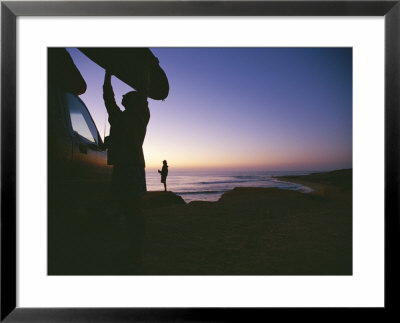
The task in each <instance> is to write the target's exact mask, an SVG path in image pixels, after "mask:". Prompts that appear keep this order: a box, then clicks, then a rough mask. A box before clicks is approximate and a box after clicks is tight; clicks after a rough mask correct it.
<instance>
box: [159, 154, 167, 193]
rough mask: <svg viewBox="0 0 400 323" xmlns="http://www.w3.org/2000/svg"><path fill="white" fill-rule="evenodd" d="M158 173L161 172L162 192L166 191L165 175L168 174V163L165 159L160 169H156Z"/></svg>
mask: <svg viewBox="0 0 400 323" xmlns="http://www.w3.org/2000/svg"><path fill="white" fill-rule="evenodd" d="M158 173H159V174H161V183H163V184H164V192H166V191H167V176H168V165H167V161H166V160H164V161H163V167H162V169H161V170H158Z"/></svg>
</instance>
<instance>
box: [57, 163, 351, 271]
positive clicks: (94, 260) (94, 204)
mask: <svg viewBox="0 0 400 323" xmlns="http://www.w3.org/2000/svg"><path fill="white" fill-rule="evenodd" d="M279 180H282V181H290V182H296V183H302V184H304V185H306V186H309V187H311V188H313V189H314V192H313V193H308V194H304V193H300V192H295V191H289V190H280V189H271V188H236V189H234V190H233V191H231V192H228V193H226V194H224V195H223V196H222V197H221V199H220V200H219V201H218V202H191V203H189V204H185V202H184V201H183V200H182V199H181V198H180V197H179V196H176V195H175V194H173V193H172V192H167V193H164V192H149V193H148V195H147V196H146V197H145V199H144V203H143V204H144V212H143V218H144V220H145V223H146V226H145V227H146V230H145V231H144V238H143V245H142V249H143V256H142V261H141V264H136V263H135V261H134V260H133V257H131V256H130V255H131V249H130V247H129V234H130V231H129V230H127V227H128V222H127V220H126V218H125V219H124V218H121V217H119V216H118V215H117V214H115V212H114V210H113V208H112V207H111V206H110V205H109V204H108V203H107V202H106V199H105V198H104V193H102V192H101V191H100V190H99V191H98V192H96V191H95V190H94V191H93V194H94V196H95V197H94V198H93V199H92V200H85V201H83V202H82V203H77V204H74V206H73V207H71V205H70V203H68V202H65V203H64V204H63V203H61V202H58V203H57V205H56V206H53V207H52V206H49V274H55V275H131V274H139V275H351V274H352V171H351V170H340V171H334V172H329V173H319V174H311V175H307V176H292V177H281V178H279ZM103 191H104V190H103ZM95 193H96V194H95ZM102 194H103V197H102V198H100V199H99V196H102Z"/></svg>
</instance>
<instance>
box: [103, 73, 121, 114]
mask: <svg viewBox="0 0 400 323" xmlns="http://www.w3.org/2000/svg"><path fill="white" fill-rule="evenodd" d="M103 99H104V105H105V106H106V109H107V112H108V116H109V117H112V116H113V115H114V114H116V113H120V112H121V109H120V108H119V107H118V105H117V103H116V102H115V97H114V91H113V88H112V85H111V74H110V73H109V72H108V71H106V75H105V77H104V84H103Z"/></svg>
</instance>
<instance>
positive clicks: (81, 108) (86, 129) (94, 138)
mask: <svg viewBox="0 0 400 323" xmlns="http://www.w3.org/2000/svg"><path fill="white" fill-rule="evenodd" d="M66 100H67V106H68V110H69V113H70V116H71V125H72V129H73V130H74V131H76V132H77V133H78V134H79V135H81V136H82V137H84V138H86V139H87V140H89V141H91V142H94V143H98V142H99V138H98V132H97V128H96V126H95V124H94V122H93V120H92V118H91V117H90V114H89V112H88V111H87V109H86V106H85V104H84V103H83V102H82V101H81V99H79V98H78V97H77V96H76V95H74V94H71V93H66Z"/></svg>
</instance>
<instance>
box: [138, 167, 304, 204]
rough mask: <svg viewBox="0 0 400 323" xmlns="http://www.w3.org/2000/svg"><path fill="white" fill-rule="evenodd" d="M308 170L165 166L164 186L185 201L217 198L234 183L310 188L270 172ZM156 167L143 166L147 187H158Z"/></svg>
mask: <svg viewBox="0 0 400 323" xmlns="http://www.w3.org/2000/svg"><path fill="white" fill-rule="evenodd" d="M310 173H311V172H296V171H287V172H267V171H236V172H235V171H189V170H174V169H173V168H171V167H170V168H169V174H168V177H167V190H168V191H172V192H174V193H176V194H177V195H179V196H181V197H182V198H183V199H184V200H185V202H186V203H189V202H191V201H209V202H212V201H218V199H219V198H220V197H221V195H222V194H224V193H225V192H228V191H230V190H232V189H234V188H235V187H275V188H279V189H286V190H297V191H301V192H304V193H307V192H311V191H312V189H310V188H309V187H306V186H303V185H300V184H295V183H289V182H284V181H280V180H277V179H275V178H273V176H291V175H307V174H310ZM160 179H161V178H160V175H159V174H158V172H157V170H152V169H150V170H149V169H146V182H147V190H148V191H162V190H164V186H163V184H162V183H161V182H160Z"/></svg>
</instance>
